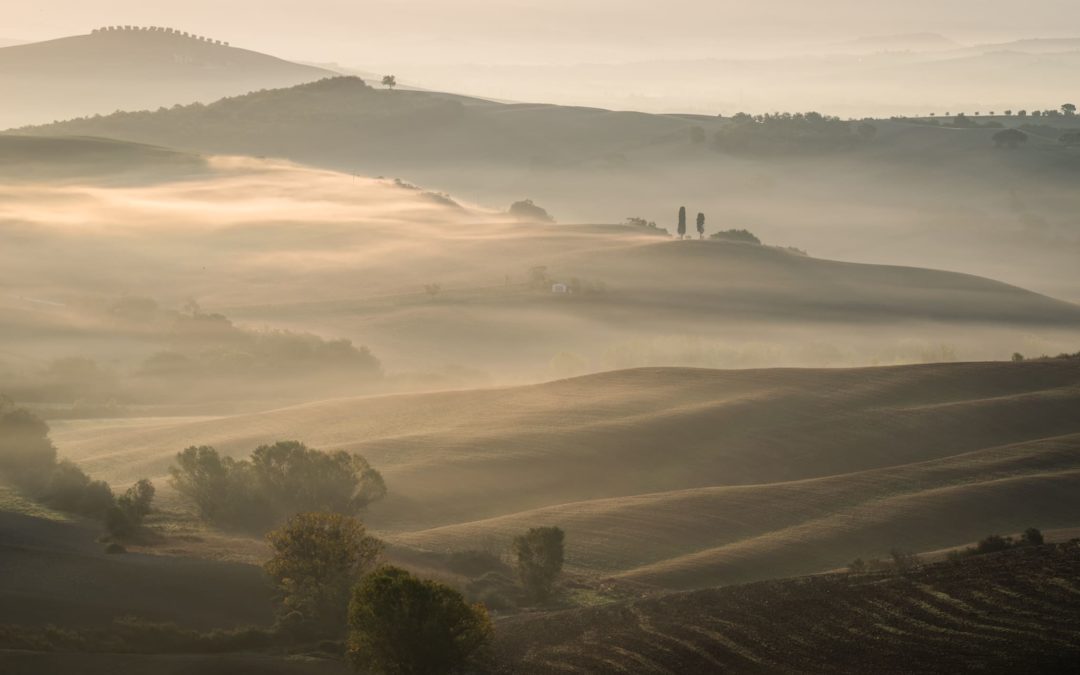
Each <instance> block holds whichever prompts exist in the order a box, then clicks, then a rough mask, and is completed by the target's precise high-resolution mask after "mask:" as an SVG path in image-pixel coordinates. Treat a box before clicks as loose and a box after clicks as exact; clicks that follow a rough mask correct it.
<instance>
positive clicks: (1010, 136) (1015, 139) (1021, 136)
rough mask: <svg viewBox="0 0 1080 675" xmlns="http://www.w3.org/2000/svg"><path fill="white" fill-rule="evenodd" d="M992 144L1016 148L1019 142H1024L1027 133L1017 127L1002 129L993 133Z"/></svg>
mask: <svg viewBox="0 0 1080 675" xmlns="http://www.w3.org/2000/svg"><path fill="white" fill-rule="evenodd" d="M991 138H993V139H994V145H996V146H997V147H999V148H1016V147H1018V146H1019V145H1020V144H1021V143H1026V142H1027V139H1028V135H1027V134H1025V133H1024V132H1023V131H1020V130H1019V129H1002V130H1001V131H999V132H997V133H996V134H994V135H993V136H992V137H991Z"/></svg>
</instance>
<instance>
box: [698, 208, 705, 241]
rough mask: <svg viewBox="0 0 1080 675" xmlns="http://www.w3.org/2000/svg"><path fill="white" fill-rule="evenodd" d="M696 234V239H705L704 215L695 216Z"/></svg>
mask: <svg viewBox="0 0 1080 675" xmlns="http://www.w3.org/2000/svg"><path fill="white" fill-rule="evenodd" d="M697 233H698V239H704V238H705V214H704V213H698V214H697Z"/></svg>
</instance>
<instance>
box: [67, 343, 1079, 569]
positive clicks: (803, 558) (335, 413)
mask: <svg viewBox="0 0 1080 675" xmlns="http://www.w3.org/2000/svg"><path fill="white" fill-rule="evenodd" d="M1078 406H1080V364H1078V363H1077V362H1076V361H1069V360H1061V361H1058V360H1051V361H1042V362H1027V363H1018V364H1013V363H958V364H943V365H925V366H901V367H890V368H868V369H846V370H812V369H807V370H798V369H795V370H791V369H788V370H745V371H710V370H694V369H671V368H669V369H639V370H630V371H617V372H611V373H603V374H599V375H592V376H586V377H582V378H575V379H569V380H561V381H556V382H551V383H547V384H540V385H532V386H525V387H512V388H494V389H481V390H474V391H460V392H453V391H451V392H440V393H430V394H401V395H392V396H375V397H363V398H352V399H336V400H331V401H325V402H319V403H312V404H306V405H302V406H296V407H290V408H285V409H280V410H272V411H267V412H262V413H257V414H246V415H236V416H229V417H221V418H217V419H203V420H195V421H179V422H176V423H173V424H169V423H163V422H162V421H160V420H156V421H154V422H153V423H151V424H147V425H146V426H145V427H140V426H138V425H136V424H132V423H131V422H127V421H125V422H123V423H120V424H117V425H116V426H115V427H113V428H110V427H109V425H108V424H106V423H102V422H92V423H83V422H65V423H62V424H60V425H57V426H56V428H55V430H54V433H53V438H54V439H55V441H56V443H57V445H58V447H59V449H60V451H61V453H62V454H64V455H66V456H69V457H71V458H73V459H75V460H77V461H78V462H79V463H80V465H81V466H83V467H85V468H86V469H87V470H88V471H89V472H91V473H92V474H94V475H96V476H101V477H103V478H106V479H107V480H109V481H110V482H113V483H115V484H124V483H127V482H130V481H133V480H135V479H137V478H138V477H141V476H150V477H152V478H154V479H155V481H157V482H158V483H159V484H161V485H164V483H165V481H164V477H165V475H166V469H167V467H168V466H169V464H170V462H171V460H172V457H173V456H174V454H175V453H176V452H177V451H179V450H181V449H183V448H184V447H186V446H188V445H194V444H209V445H213V446H215V447H217V448H218V449H219V450H222V451H225V452H228V453H231V454H234V455H243V454H246V453H247V452H249V451H250V450H251V449H253V448H254V447H255V446H256V445H258V444H261V443H266V442H272V441H275V440H278V439H293V438H295V439H301V440H303V441H305V442H306V443H308V444H310V445H312V446H314V447H319V448H322V449H339V448H340V449H348V450H351V451H357V452H361V453H363V454H364V455H365V456H366V457H367V458H368V459H369V460H371V462H372V463H373V464H374V465H375V466H376V467H378V468H379V469H380V470H381V471H382V472H383V473H384V475H385V476H386V479H387V482H388V485H389V487H390V496H389V497H388V499H387V500H386V501H385V502H383V503H380V504H379V505H377V506H376V507H374V508H373V509H372V511H371V513H370V515H369V517H368V520H369V522H370V524H371V525H372V526H373V527H375V528H376V529H377V530H379V532H380V535H381V536H383V537H385V538H387V539H388V540H389V541H390V542H392V543H394V544H399V545H405V546H409V547H415V548H420V549H427V550H434V551H441V550H458V549H469V548H476V547H479V546H482V545H488V544H489V543H491V542H495V543H496V544H498V545H505V544H506V542H508V540H509V539H510V537H511V536H512V535H513V534H515V533H517V532H520V531H521V530H523V529H527V528H528V527H531V526H536V525H547V524H557V525H560V526H561V527H563V528H565V529H566V531H567V536H568V542H569V544H568V564H569V566H570V568H571V569H572V570H573V571H575V572H579V573H582V574H586V575H590V576H603V577H606V576H613V577H619V578H624V579H627V580H633V581H640V582H644V583H648V584H655V585H658V586H662V587H678V588H683V587H699V586H704V585H712V584H720V583H731V582H735V581H744V580H750V579H759V578H765V577H772V576H777V575H782V574H800V573H808V572H814V571H819V570H824V569H831V568H834V567H837V566H841V565H844V564H846V563H847V562H849V561H850V560H852V559H854V558H855V557H859V556H862V557H866V556H884V555H885V554H886V553H887V551H888V550H889V549H890V548H892V547H894V546H897V547H902V548H905V549H911V550H931V549H937V548H942V547H946V546H950V545H954V544H957V543H959V542H963V541H970V540H974V539H976V538H978V537H980V536H983V535H985V534H986V533H987V532H993V531H1015V530H1018V529H1023V528H1024V527H1027V526H1030V525H1036V526H1039V527H1043V528H1052V527H1067V526H1073V525H1075V513H1076V509H1077V507H1078V506H1080V497H1078V496H1077V495H1080V491H1078V490H1077V487H1078V484H1080V452H1078V451H1080V417H1078V416H1077V415H1076V410H1077V409H1078ZM163 498H164V499H165V500H166V502H167V501H168V494H167V491H166V494H164V495H163Z"/></svg>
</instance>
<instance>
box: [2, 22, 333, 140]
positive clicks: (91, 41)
mask: <svg viewBox="0 0 1080 675" xmlns="http://www.w3.org/2000/svg"><path fill="white" fill-rule="evenodd" d="M329 75H332V73H330V72H329V71H326V70H323V69H321V68H314V67H311V66H304V65H300V64H296V63H291V62H289V61H283V60H281V59H278V58H275V57H272V56H268V55H266V54H260V53H258V52H253V51H250V50H246V49H238V48H235V47H230V46H227V45H225V44H217V43H216V42H212V41H207V40H203V39H198V38H196V37H194V36H184V35H181V34H178V33H165V32H164V31H160V30H155V31H148V30H123V31H108V32H95V33H93V34H89V35H76V36H72V37H66V38H60V39H56V40H49V41H46V42H35V43H30V44H21V45H15V46H9V47H4V48H0V85H2V86H3V88H4V90H5V91H6V92H7V96H5V100H4V107H3V110H0V128H8V127H14V126H21V125H24V124H41V123H45V122H51V121H53V120H57V119H67V118H70V117H76V116H82V115H93V114H109V113H112V112H114V111H116V110H147V109H155V108H158V107H161V106H165V107H169V106H172V105H175V104H178V103H192V102H195V101H203V102H210V101H213V100H215V99H218V98H221V97H222V96H230V95H236V94H243V93H247V92H249V91H253V90H256V89H263V88H266V87H285V86H290V85H294V84H298V83H301V82H309V81H311V80H317V79H320V78H322V77H327V76H329Z"/></svg>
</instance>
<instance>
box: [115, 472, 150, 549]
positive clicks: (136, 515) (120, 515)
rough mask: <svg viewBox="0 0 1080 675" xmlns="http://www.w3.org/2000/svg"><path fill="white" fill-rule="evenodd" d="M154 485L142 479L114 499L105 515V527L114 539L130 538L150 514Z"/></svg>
mask: <svg viewBox="0 0 1080 675" xmlns="http://www.w3.org/2000/svg"><path fill="white" fill-rule="evenodd" d="M155 492H156V490H155V489H154V484H153V483H152V482H150V480H149V479H148V478H143V479H142V480H140V481H138V482H137V483H135V484H134V485H132V486H131V487H129V488H128V489H127V492H125V493H124V494H122V495H120V496H119V497H118V498H117V499H116V503H115V504H114V505H113V506H111V507H110V508H109V510H108V511H106V513H105V527H106V529H107V530H108V531H109V532H110V533H111V534H112V535H113V536H116V537H120V538H124V537H130V536H132V535H134V534H135V533H136V531H137V530H138V529H139V527H140V526H141V525H142V523H143V519H145V518H146V516H147V515H149V514H150V509H151V504H152V503H153V501H154V493H155Z"/></svg>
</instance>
